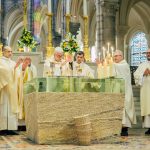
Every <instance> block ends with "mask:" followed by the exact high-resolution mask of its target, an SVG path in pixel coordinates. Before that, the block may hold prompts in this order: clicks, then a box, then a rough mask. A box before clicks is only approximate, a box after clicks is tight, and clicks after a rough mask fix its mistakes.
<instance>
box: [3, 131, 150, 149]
mask: <svg viewBox="0 0 150 150" xmlns="http://www.w3.org/2000/svg"><path fill="white" fill-rule="evenodd" d="M144 132H145V130H144V129H130V130H129V134H130V136H129V137H124V138H123V137H120V136H113V137H108V138H105V139H102V140H99V141H93V144H91V145H90V146H79V145H37V144H35V143H33V142H32V141H30V140H28V139H27V138H26V136H25V135H26V134H25V132H19V135H1V136H0V150H17V149H19V150H150V136H145V135H144Z"/></svg>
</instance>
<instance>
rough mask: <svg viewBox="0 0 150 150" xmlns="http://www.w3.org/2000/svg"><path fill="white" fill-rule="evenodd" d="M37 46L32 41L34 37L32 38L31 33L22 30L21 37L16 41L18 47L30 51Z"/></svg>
mask: <svg viewBox="0 0 150 150" xmlns="http://www.w3.org/2000/svg"><path fill="white" fill-rule="evenodd" d="M36 45H37V42H36V41H35V40H34V37H33V36H32V34H31V32H30V31H28V30H27V29H26V28H24V29H23V32H22V35H21V37H20V39H19V40H18V46H19V47H20V48H23V47H28V48H30V49H33V48H35V47H36Z"/></svg>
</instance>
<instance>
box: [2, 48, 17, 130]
mask: <svg viewBox="0 0 150 150" xmlns="http://www.w3.org/2000/svg"><path fill="white" fill-rule="evenodd" d="M11 56H12V50H11V48H10V47H8V46H5V47H4V48H3V56H2V57H1V58H0V130H17V128H18V117H17V115H18V112H19V109H18V95H17V84H18V83H17V81H18V72H17V70H16V63H15V62H14V61H12V60H11Z"/></svg>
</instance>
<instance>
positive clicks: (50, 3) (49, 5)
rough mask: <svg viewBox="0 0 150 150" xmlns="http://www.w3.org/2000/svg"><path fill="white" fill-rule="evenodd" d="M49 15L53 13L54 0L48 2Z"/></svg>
mask: <svg viewBox="0 0 150 150" xmlns="http://www.w3.org/2000/svg"><path fill="white" fill-rule="evenodd" d="M48 13H52V0H48Z"/></svg>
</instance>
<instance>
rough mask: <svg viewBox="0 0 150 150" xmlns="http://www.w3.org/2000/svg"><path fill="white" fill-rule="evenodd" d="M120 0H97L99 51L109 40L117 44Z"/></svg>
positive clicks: (113, 44)
mask: <svg viewBox="0 0 150 150" xmlns="http://www.w3.org/2000/svg"><path fill="white" fill-rule="evenodd" d="M117 9H118V0H96V19H97V43H98V51H101V50H102V47H103V46H105V45H106V44H107V43H108V42H109V43H110V44H111V45H112V46H115V35H116V30H115V24H116V11H117Z"/></svg>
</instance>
